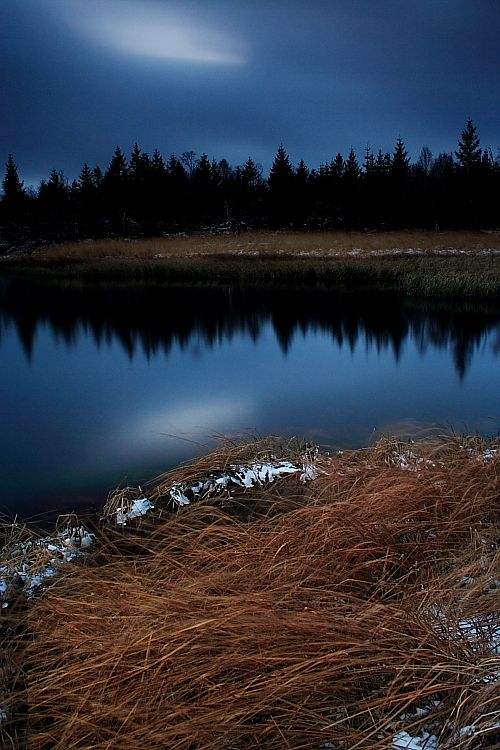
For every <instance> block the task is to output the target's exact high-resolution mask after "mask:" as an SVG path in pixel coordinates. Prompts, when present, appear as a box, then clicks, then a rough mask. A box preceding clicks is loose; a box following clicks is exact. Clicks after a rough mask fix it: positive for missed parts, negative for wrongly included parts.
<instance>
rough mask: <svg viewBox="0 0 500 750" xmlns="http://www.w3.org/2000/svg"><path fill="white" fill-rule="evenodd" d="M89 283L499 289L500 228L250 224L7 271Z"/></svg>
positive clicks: (38, 255) (483, 292)
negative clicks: (251, 228)
mask: <svg viewBox="0 0 500 750" xmlns="http://www.w3.org/2000/svg"><path fill="white" fill-rule="evenodd" d="M14 275H15V276H25V277H28V278H29V277H33V276H36V278H37V279H41V278H44V279H48V280H57V281H61V282H63V281H68V282H74V281H79V282H81V283H120V282H127V281H129V282H141V283H167V282H168V283H187V284H195V283H200V284H202V283H208V284H209V283H220V284H228V283H241V282H245V283H249V284H252V283H255V284H264V283H271V284H274V283H279V284H287V283H288V284H292V283H300V284H304V285H315V284H327V285H331V286H342V287H352V286H355V285H362V286H366V287H369V288H374V289H384V290H395V291H398V292H401V293H403V294H408V295H419V296H427V297H439V296H447V297H483V298H486V297H487V298H490V299H491V298H493V297H496V296H497V295H498V294H499V293H500V233H499V232H491V233H490V232H437V233H436V232H406V233H405V232H394V233H391V232H385V233H373V234H372V233H360V232H358V233H348V232H322V233H321V232H320V233H306V232H302V233H301V232H275V233H271V232H249V233H245V234H242V235H231V236H227V235H220V236H218V235H191V236H180V237H168V238H160V239H154V238H153V239H143V240H133V239H132V240H104V241H102V240H101V241H96V242H88V241H84V242H81V243H72V244H69V243H67V244H62V245H52V246H50V247H47V248H39V249H37V250H33V251H30V252H26V251H22V252H21V251H19V252H15V253H12V254H9V255H4V256H1V257H0V278H1V277H2V276H4V277H5V276H14Z"/></svg>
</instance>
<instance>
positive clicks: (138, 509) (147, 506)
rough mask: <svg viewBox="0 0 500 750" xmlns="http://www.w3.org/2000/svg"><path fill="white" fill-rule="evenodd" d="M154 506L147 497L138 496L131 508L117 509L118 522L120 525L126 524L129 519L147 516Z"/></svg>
mask: <svg viewBox="0 0 500 750" xmlns="http://www.w3.org/2000/svg"><path fill="white" fill-rule="evenodd" d="M154 507H155V506H154V505H153V503H152V502H151V501H150V500H148V499H147V497H138V498H136V499H135V500H134V502H133V503H132V505H131V507H130V510H127V511H125V510H123V508H118V510H117V511H116V523H117V524H118V525H119V526H125V525H126V523H127V521H128V520H129V519H131V518H140V516H145V515H146V513H147V512H148V511H150V510H152V508H154Z"/></svg>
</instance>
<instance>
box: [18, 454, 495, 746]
mask: <svg viewBox="0 0 500 750" xmlns="http://www.w3.org/2000/svg"><path fill="white" fill-rule="evenodd" d="M462 445H463V443H462ZM497 447H498V446H497ZM484 448H485V444H483V443H481V442H480V441H475V442H474V441H472V442H469V443H468V444H466V445H465V447H461V446H460V444H459V441H457V440H454V441H453V440H450V441H448V442H446V443H443V442H440V443H434V444H431V445H428V446H427V447H425V446H418V447H415V446H414V447H413V450H414V451H415V452H416V451H417V450H418V453H419V455H421V456H423V457H424V459H425V460H424V461H423V462H421V463H419V464H418V465H415V467H414V468H416V467H417V466H418V468H419V469H420V470H418V471H416V470H415V471H412V470H406V471H402V470H401V469H400V468H399V467H398V465H397V463H398V458H397V456H398V455H399V454H400V453H401V452H403V451H407V450H408V446H404V445H401V444H399V443H397V442H390V441H385V442H384V443H382V444H379V445H378V446H376V447H375V448H372V449H369V450H364V451H354V452H348V453H345V454H344V455H342V456H338V457H337V456H336V457H333V458H330V459H329V460H324V461H323V464H322V469H323V473H322V474H321V475H320V477H319V478H318V479H316V480H314V481H313V482H311V483H310V484H309V485H307V487H306V488H305V489H304V487H303V485H300V484H299V482H298V479H297V477H296V476H293V477H290V478H287V479H286V480H282V481H280V482H278V483H274V484H272V485H269V486H268V487H266V488H258V489H255V488H254V489H252V490H242V491H241V492H239V494H238V496H237V497H236V499H235V500H234V504H233V502H232V501H230V500H228V498H227V497H226V498H215V499H214V500H213V501H211V502H210V503H206V504H203V505H201V504H193V505H192V506H188V507H187V508H184V509H182V511H181V512H179V513H178V514H177V515H176V516H172V517H169V518H167V519H166V520H165V518H163V519H162V518H158V517H156V519H153V520H151V519H149V518H148V517H145V519H143V520H141V521H140V522H139V523H138V525H137V526H136V527H132V528H127V529H126V530H124V531H117V530H115V529H113V528H111V527H108V526H106V527H105V528H104V529H103V530H102V532H101V543H100V545H99V547H98V551H97V554H96V557H95V559H94V560H91V561H89V562H88V564H87V565H80V566H75V569H74V572H73V574H72V575H69V576H66V577H65V578H64V579H60V580H59V581H58V582H56V583H54V584H52V585H51V588H50V590H49V591H48V592H47V593H46V594H45V595H44V596H43V597H42V598H40V599H39V600H38V601H37V602H36V603H35V604H34V605H33V606H32V607H30V608H29V609H28V611H27V614H26V632H29V634H30V636H29V638H26V635H24V639H23V640H22V643H23V648H24V649H25V653H24V657H25V663H24V674H25V679H26V686H25V687H24V688H23V690H20V691H19V695H17V696H13V698H12V700H13V701H14V702H15V701H16V700H17V701H22V700H23V699H26V700H27V702H28V705H29V713H28V717H27V727H26V732H24V728H23V726H21V725H20V728H19V729H18V737H19V740H18V741H19V743H22V742H24V741H25V742H26V747H27V748H33V749H34V748H40V749H42V748H60V749H61V750H62V749H63V748H64V750H66V748H68V747H70V748H82V749H83V748H86V749H90V748H99V749H100V748H102V749H103V750H104V748H107V749H109V750H115V749H116V750H118V749H119V748H123V750H125V749H126V750H129V748H134V750H142V749H143V748H144V750H151V749H152V748H172V749H176V748H179V749H181V748H186V749H187V748H189V749H190V750H208V749H210V750H215V749H217V750H221V749H222V748H224V749H227V750H229V749H231V750H236V749H238V750H240V749H242V748H278V747H279V748H342V749H344V750H347V749H349V750H350V749H351V748H365V749H366V750H368V748H370V749H371V750H382V748H389V747H390V746H391V738H392V737H393V736H394V735H395V734H397V732H398V731H400V729H401V728H404V729H407V730H408V731H410V732H416V731H417V729H418V726H419V725H421V724H423V723H424V722H425V721H427V722H429V721H430V720H432V721H433V722H434V724H433V725H432V726H431V729H432V730H433V731H436V732H440V733H441V734H442V736H441V738H440V739H441V742H442V745H441V747H449V748H450V750H451V748H452V747H453V748H458V747H460V748H462V747H463V748H481V747H483V748H485V747H490V748H491V747H494V746H497V747H498V745H495V744H494V743H495V736H494V733H493V731H492V730H491V729H490V724H491V722H493V721H495V720H497V721H498V692H495V684H494V682H492V681H491V680H490V676H491V675H492V673H493V672H494V671H495V670H496V671H498V658H497V657H494V655H492V653H491V651H490V649H489V644H488V639H487V637H486V636H487V634H486V632H485V631H478V632H474V631H473V628H472V624H471V625H470V627H469V631H470V632H469V634H468V637H467V635H466V633H465V630H466V628H465V626H464V624H463V622H464V621H470V620H472V618H478V617H481V616H486V615H489V614H490V613H492V612H493V613H494V612H495V611H497V610H498V604H499V601H498V579H499V578H500V570H499V563H500V552H499V545H500V535H499V530H500V529H499V510H500V508H499V504H500V501H499V497H500V493H499V482H498V479H499V470H500V458H499V456H498V454H495V455H493V456H492V457H491V458H490V459H489V460H483V458H482V450H484ZM238 451H239V452H238ZM247 455H248V446H246V447H245V451H243V452H242V451H241V450H240V449H235V453H234V454H233V459H234V460H231V452H230V451H226V452H222V453H221V452H219V453H218V454H217V455H216V456H215V457H214V460H213V462H212V463H213V464H218V465H219V466H224V465H226V463H227V461H229V460H231V462H238V461H239V460H241V458H242V457H246V456H247ZM209 465H210V459H206V460H205V461H204V463H203V464H202V466H194V467H191V468H183V469H182V470H180V471H179V472H177V473H173V474H171V475H169V477H164V478H163V480H162V482H160V483H159V485H158V486H159V488H160V489H159V490H158V497H161V495H162V493H164V491H165V487H166V485H165V484H164V483H165V482H168V481H181V480H184V479H186V478H193V477H195V476H197V475H198V474H199V472H200V470H201V469H206V467H207V466H209ZM212 468H213V466H212ZM162 483H163V484H162ZM162 487H163V489H161V488H162ZM245 501H250V502H252V503H253V506H254V513H253V514H252V515H251V517H245V518H242V516H241V513H240V510H239V509H240V508H241V504H242V503H244V502H245ZM495 581H496V584H495ZM495 586H496V588H495ZM461 622H462V626H460V623H461ZM497 624H498V621H497ZM432 701H436V703H435V704H433V703H432ZM426 706H427V707H428V706H432V709H431V714H430V715H428V716H420V717H419V716H418V715H416V714H413V713H412V712H413V711H414V709H416V708H417V707H426ZM405 713H406V714H408V713H412V718H402V715H403V714H405ZM471 724H474V725H475V728H476V730H475V731H476V736H475V738H471V737H470V736H468V735H466V734H463V735H462V736H461V737H458V736H457V735H456V734H455V730H456V729H457V728H460V727H465V726H469V725H471ZM428 726H430V725H428ZM434 728H435V729H434ZM7 729H8V726H7ZM6 731H7V730H6ZM9 731H11V732H12V733H11V735H10V736H12V737H15V732H14V729H12V730H10V729H9ZM481 732H483V734H482V739H481V740H478V739H477V737H478V733H481ZM496 739H497V740H498V731H497V737H496ZM447 742H449V743H451V744H448V745H446V743H447Z"/></svg>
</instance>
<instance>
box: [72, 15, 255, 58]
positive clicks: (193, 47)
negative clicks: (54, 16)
mask: <svg viewBox="0 0 500 750" xmlns="http://www.w3.org/2000/svg"><path fill="white" fill-rule="evenodd" d="M63 13H65V15H66V18H67V20H68V21H69V22H70V24H71V25H72V26H74V27H76V28H77V29H78V30H79V31H81V32H82V33H84V34H85V35H86V36H87V37H89V38H90V39H92V40H94V41H97V42H98V43H100V44H103V45H105V46H107V47H110V48H112V49H115V50H117V51H118V52H123V53H126V54H132V55H139V56H142V57H153V58H156V59H164V60H179V61H186V62H197V63H212V64H213V63H215V64H225V65H240V64H242V63H244V62H245V58H244V54H243V45H242V43H241V41H240V40H238V39H237V38H235V37H233V36H231V35H230V34H228V33H225V32H222V31H220V30H218V29H217V28H216V27H215V26H212V27H209V26H207V24H206V23H204V22H201V21H195V20H193V18H191V17H189V16H188V15H186V14H183V13H182V12H181V11H179V10H172V9H168V8H166V7H161V6H159V5H156V4H153V3H151V2H147V1H146V2H139V1H138V0H134V1H132V0H101V2H99V3H94V2H88V0H87V1H86V2H81V0H77V2H72V3H68V4H67V5H66V6H65V7H63Z"/></svg>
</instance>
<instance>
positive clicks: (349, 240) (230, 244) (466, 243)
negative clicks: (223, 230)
mask: <svg viewBox="0 0 500 750" xmlns="http://www.w3.org/2000/svg"><path fill="white" fill-rule="evenodd" d="M461 250H462V251H467V252H470V253H472V254H476V253H480V252H481V251H484V250H498V251H499V252H500V232H343V231H336V232H244V233H242V234H231V235H216V234H213V235H210V234H205V235H180V236H172V237H158V238H150V239H139V240H125V239H110V240H97V241H95V242H94V241H84V242H73V243H64V244H61V245H52V246H50V247H48V248H44V249H42V250H39V251H37V252H36V257H37V258H40V259H41V258H43V259H46V260H57V259H68V260H69V259H72V260H79V261H90V260H99V259H105V258H106V259H109V258H135V259H141V260H146V259H151V260H153V259H155V260H157V259H159V258H186V257H197V256H207V255H217V256H220V255H235V256H247V255H249V256H255V255H261V256H264V257H267V256H275V255H283V254H284V255H292V256H299V257H300V256H303V255H308V256H311V257H327V258H330V257H345V256H347V257H351V256H353V255H361V256H371V255H372V254H373V253H376V254H380V253H388V252H402V251H406V252H408V251H416V252H418V251H420V252H423V253H426V254H427V253H445V254H450V253H453V252H454V251H461Z"/></svg>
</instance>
